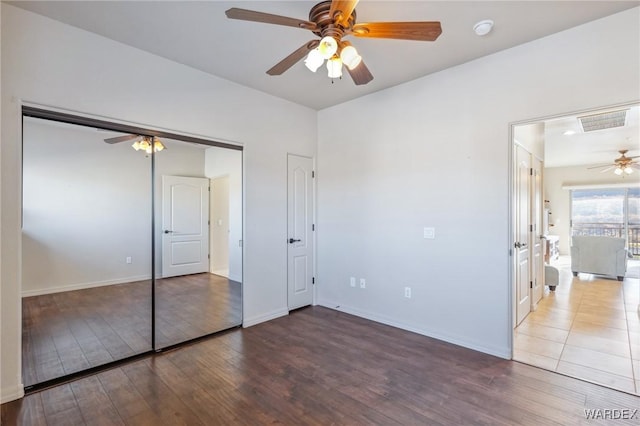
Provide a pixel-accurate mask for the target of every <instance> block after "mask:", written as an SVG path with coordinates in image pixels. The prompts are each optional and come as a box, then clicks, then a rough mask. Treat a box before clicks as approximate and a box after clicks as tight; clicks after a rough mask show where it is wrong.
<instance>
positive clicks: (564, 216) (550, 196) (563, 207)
mask: <svg viewBox="0 0 640 426" xmlns="http://www.w3.org/2000/svg"><path fill="white" fill-rule="evenodd" d="M639 183H640V173H633V174H631V175H629V176H625V177H624V179H623V178H622V177H620V176H617V175H615V174H614V173H613V171H610V172H609V173H600V170H589V169H587V167H586V166H582V167H549V168H546V169H544V197H545V200H549V210H550V211H551V218H550V221H549V222H550V224H553V226H551V227H550V228H549V233H550V234H552V235H557V236H559V237H560V244H559V249H560V254H563V255H568V254H569V251H570V249H569V247H570V245H571V240H570V236H571V226H570V220H571V194H570V191H569V190H568V189H562V187H563V186H580V185H611V186H612V187H614V186H620V185H635V186H637V185H638V184H639Z"/></svg>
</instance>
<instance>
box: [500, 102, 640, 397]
mask: <svg viewBox="0 0 640 426" xmlns="http://www.w3.org/2000/svg"><path fill="white" fill-rule="evenodd" d="M639 117H640V108H639V106H638V105H637V104H625V105H618V106H614V107H607V108H600V109H594V110H589V111H582V112H579V113H574V114H571V115H567V116H562V117H551V118H547V119H541V120H536V121H535V122H530V123H522V124H517V125H514V126H513V133H512V134H513V136H514V139H515V140H514V153H515V152H516V151H517V148H515V147H517V146H522V145H525V146H529V147H531V145H527V141H524V143H523V141H522V140H518V138H519V137H522V134H523V133H525V134H526V132H525V131H527V130H531V129H533V128H536V126H537V128H538V136H539V140H538V141H539V143H540V145H539V148H541V151H542V153H541V159H542V160H543V161H544V167H543V169H542V179H541V182H542V191H541V194H542V197H540V198H539V199H538V198H536V197H535V196H534V195H533V194H534V192H533V190H532V188H533V185H534V183H533V182H532V180H530V181H529V184H528V185H529V186H528V188H529V195H530V198H529V199H528V200H529V203H530V209H529V210H527V213H528V215H529V216H528V226H526V227H523V228H522V229H525V228H526V230H527V231H531V233H530V234H529V235H528V236H527V238H528V239H529V243H531V242H534V241H536V240H539V241H541V242H542V248H543V250H542V257H541V259H542V262H541V266H542V268H541V269H537V268H539V266H536V262H535V261H534V257H533V254H532V255H530V256H527V260H528V261H529V265H527V266H526V268H525V269H526V272H527V273H528V274H530V275H531V277H532V278H531V279H529V282H528V283H523V282H522V281H518V279H519V275H521V273H520V272H519V271H518V269H517V268H518V265H520V264H521V263H519V262H517V261H516V260H517V259H518V257H517V256H514V266H513V268H514V269H513V270H514V273H513V275H512V276H513V277H514V324H513V326H514V334H513V359H514V360H516V361H520V362H524V363H527V364H532V365H535V366H538V367H542V368H545V369H548V370H551V371H556V372H558V373H562V374H566V375H570V376H574V377H578V378H581V379H584V380H588V381H592V382H595V383H598V384H601V385H604V386H608V387H612V388H615V389H619V390H623V391H626V392H631V393H636V394H640V275H639V274H638V269H639V268H640V259H639V258H638V256H637V254H636V252H637V249H636V247H637V246H638V245H639V244H640V241H637V240H638V230H637V228H640V215H639V214H640V201H639V200H638V198H637V195H635V194H637V193H638V191H639V188H640V169H638V164H637V160H638V159H639V158H635V157H637V156H640V149H639V147H640V143H639V141H638V135H639V134H640V132H639V127H638V122H639ZM529 133H532V132H529ZM624 150H626V151H625V152H624V154H625V157H624V158H623V162H625V161H626V160H625V158H629V162H625V164H622V165H621V164H620V163H621V161H619V160H620V158H621V152H620V151H624ZM531 152H532V155H533V153H535V152H537V151H535V149H532V150H531ZM517 165H518V162H517V161H515V160H514V166H517ZM514 170H517V167H514ZM517 183H518V177H517V175H515V174H514V203H513V205H514V211H513V212H512V215H513V217H514V222H513V223H514V225H513V228H514V242H515V243H518V242H519V235H520V234H518V232H517V231H518V227H517V223H518V222H517V218H518V214H522V213H521V211H520V210H518V202H517V199H518V198H517V195H516V194H517V192H518V188H517V185H516V184H517ZM621 194H622V195H621ZM625 194H626V195H625ZM613 207H615V208H613ZM538 215H539V217H541V219H542V220H541V226H539V227H538V223H539V222H537V221H536V219H535V218H536V217H537V216H538ZM536 230H537V231H536ZM581 238H585V239H586V241H582V240H581ZM585 243H586V244H595V246H588V247H587V246H583V244H585ZM609 244H612V245H609ZM615 244H619V245H621V246H622V252H620V253H618V256H617V257H616V255H615V253H614V254H612V252H614V251H616V250H618V249H614V248H612V247H613V245H615ZM594 247H595V248H594ZM603 247H604V248H603ZM514 250H516V251H515V253H517V246H516V248H515V249H514ZM593 250H596V251H597V250H603V253H604V254H599V252H598V253H595V254H594V252H593ZM616 263H617V264H616ZM536 278H537V279H540V280H541V284H542V286H541V289H542V292H541V294H540V297H539V298H538V297H536V295H535V294H534V290H533V289H532V287H535V285H533V282H534V280H535V279H536ZM526 284H528V285H526ZM523 295H524V296H528V297H529V300H527V301H526V302H525V303H520V304H519V303H518V302H522V301H523V299H524V297H523Z"/></svg>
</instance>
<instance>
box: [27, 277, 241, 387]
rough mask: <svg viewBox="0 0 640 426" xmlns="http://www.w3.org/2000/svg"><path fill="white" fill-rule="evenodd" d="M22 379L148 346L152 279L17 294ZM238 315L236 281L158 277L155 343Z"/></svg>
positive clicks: (235, 321) (219, 326)
mask: <svg viewBox="0 0 640 426" xmlns="http://www.w3.org/2000/svg"><path fill="white" fill-rule="evenodd" d="M22 318H23V319H22V341H23V343H22V345H23V347H22V349H23V350H22V366H23V383H24V385H25V386H30V385H33V384H36V383H41V382H44V381H46V380H51V379H55V378H58V377H62V376H64V375H67V374H71V373H76V372H78V371H82V370H86V369H88V368H91V367H96V366H99V365H103V364H107V363H109V362H112V361H116V360H120V359H123V358H127V357H129V356H132V355H136V354H139V353H144V352H147V351H150V350H151V282H150V281H137V282H133V283H126V284H118V285H109V286H103V287H94V288H90V289H84V290H75V291H68V292H62V293H53V294H47V295H41V296H31V297H25V298H23V300H22ZM241 323H242V299H241V284H240V283H238V282H235V281H231V280H228V279H227V278H224V277H220V276H217V275H213V274H208V273H203V274H194V275H186V276H182V277H173V278H166V279H161V280H157V281H156V347H158V348H160V347H164V346H169V345H173V344H176V343H180V342H182V341H185V340H190V339H193V338H196V337H200V336H202V335H206V334H210V333H213V332H216V331H220V330H223V329H226V328H230V327H233V326H236V325H240V324H241Z"/></svg>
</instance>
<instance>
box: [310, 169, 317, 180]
mask: <svg viewBox="0 0 640 426" xmlns="http://www.w3.org/2000/svg"><path fill="white" fill-rule="evenodd" d="M311 177H312V178H314V177H316V171H315V170H311Z"/></svg>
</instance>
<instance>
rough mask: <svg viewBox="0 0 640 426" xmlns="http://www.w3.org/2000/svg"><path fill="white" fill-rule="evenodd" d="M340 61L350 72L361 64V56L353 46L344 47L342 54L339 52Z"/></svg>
mask: <svg viewBox="0 0 640 426" xmlns="http://www.w3.org/2000/svg"><path fill="white" fill-rule="evenodd" d="M340 59H342V63H343V64H345V65H346V66H347V67H349V69H350V70H352V69H354V68H355V67H357V66H358V65H360V62H362V56H360V55H359V54H358V51H357V50H356V48H355V47H353V46H346V47H344V48H343V49H342V52H340Z"/></svg>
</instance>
